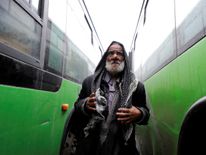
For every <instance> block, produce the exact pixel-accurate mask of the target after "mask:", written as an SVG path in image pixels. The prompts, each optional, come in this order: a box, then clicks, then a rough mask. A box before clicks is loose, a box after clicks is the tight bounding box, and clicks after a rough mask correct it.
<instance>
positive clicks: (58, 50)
mask: <svg viewBox="0 0 206 155" xmlns="http://www.w3.org/2000/svg"><path fill="white" fill-rule="evenodd" d="M47 37H48V38H47V47H46V57H45V69H46V70H48V71H51V72H53V73H56V74H58V75H61V74H62V67H63V54H64V52H65V48H66V43H65V35H64V33H63V32H62V31H61V30H60V29H59V28H58V27H57V26H56V25H54V24H53V23H52V22H51V21H49V22H48V34H47Z"/></svg>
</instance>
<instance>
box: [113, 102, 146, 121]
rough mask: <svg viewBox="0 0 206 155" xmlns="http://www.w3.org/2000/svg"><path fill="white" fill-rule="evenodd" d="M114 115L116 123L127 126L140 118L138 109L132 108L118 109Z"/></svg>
mask: <svg viewBox="0 0 206 155" xmlns="http://www.w3.org/2000/svg"><path fill="white" fill-rule="evenodd" d="M116 115H117V120H118V121H120V122H121V123H122V124H128V123H131V122H133V121H135V120H137V119H138V118H140V117H141V115H142V113H141V111H140V110H139V109H138V108H136V107H134V106H132V107H131V108H119V109H118V110H117V113H116Z"/></svg>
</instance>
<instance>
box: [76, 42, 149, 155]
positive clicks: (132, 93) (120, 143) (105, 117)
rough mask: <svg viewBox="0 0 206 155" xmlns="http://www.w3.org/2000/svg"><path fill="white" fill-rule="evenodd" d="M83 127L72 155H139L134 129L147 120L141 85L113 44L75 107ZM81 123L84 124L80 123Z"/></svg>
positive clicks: (120, 48)
mask: <svg viewBox="0 0 206 155" xmlns="http://www.w3.org/2000/svg"><path fill="white" fill-rule="evenodd" d="M75 111H76V112H77V113H79V114H80V116H78V119H79V123H77V124H80V123H81V121H82V122H86V123H83V124H84V125H82V126H81V127H82V136H81V138H78V142H77V144H76V148H75V154H78V155H124V154H127V155H138V154H139V153H138V150H137V148H136V144H135V128H134V127H135V125H136V124H138V125H145V124H147V121H148V119H149V110H148V108H147V106H146V95H145V89H144V85H143V84H142V83H141V82H138V81H137V80H136V79H135V76H134V74H133V73H132V72H131V71H130V66H129V63H128V56H127V53H126V51H125V48H124V46H123V44H121V43H119V42H117V41H113V42H112V43H111V44H110V45H109V47H108V48H107V50H106V52H105V54H104V55H103V57H102V59H101V60H100V62H99V64H98V66H97V67H96V70H95V72H94V74H93V75H91V76H89V77H87V78H86V79H85V80H84V82H83V84H82V89H81V92H80V94H79V97H78V99H77V101H76V103H75ZM83 120H84V121H83Z"/></svg>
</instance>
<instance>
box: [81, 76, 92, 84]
mask: <svg viewBox="0 0 206 155" xmlns="http://www.w3.org/2000/svg"><path fill="white" fill-rule="evenodd" d="M93 78H94V74H92V75H89V76H87V77H86V78H85V79H84V82H83V83H88V82H89V83H90V82H91V81H92V80H93Z"/></svg>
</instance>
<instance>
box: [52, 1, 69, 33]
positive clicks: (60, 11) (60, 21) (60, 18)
mask: <svg viewBox="0 0 206 155" xmlns="http://www.w3.org/2000/svg"><path fill="white" fill-rule="evenodd" d="M66 8H67V5H66V0H61V3H60V2H59V0H52V1H49V13H48V16H49V19H50V20H51V21H52V22H53V23H54V24H55V25H56V26H57V27H58V28H60V30H61V31H62V32H64V33H65V32H66V23H67V21H66V17H67V9H66Z"/></svg>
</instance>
